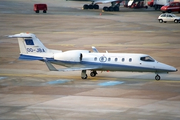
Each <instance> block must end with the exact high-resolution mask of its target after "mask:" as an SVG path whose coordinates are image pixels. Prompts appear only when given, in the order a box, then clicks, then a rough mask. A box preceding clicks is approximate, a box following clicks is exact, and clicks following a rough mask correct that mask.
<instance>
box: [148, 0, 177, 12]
mask: <svg viewBox="0 0 180 120" xmlns="http://www.w3.org/2000/svg"><path fill="white" fill-rule="evenodd" d="M173 1H174V0H151V1H149V2H148V6H150V7H154V9H155V10H160V8H161V7H162V6H164V5H166V4H167V3H169V2H173Z"/></svg>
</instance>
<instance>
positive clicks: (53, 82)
mask: <svg viewBox="0 0 180 120" xmlns="http://www.w3.org/2000/svg"><path fill="white" fill-rule="evenodd" d="M72 81H73V80H71V79H58V80H54V81H49V82H46V83H47V84H50V85H54V84H64V83H68V82H72Z"/></svg>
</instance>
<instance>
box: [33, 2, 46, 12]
mask: <svg viewBox="0 0 180 120" xmlns="http://www.w3.org/2000/svg"><path fill="white" fill-rule="evenodd" d="M40 10H43V13H46V12H47V5H46V4H34V11H35V12H36V13H39V11H40Z"/></svg>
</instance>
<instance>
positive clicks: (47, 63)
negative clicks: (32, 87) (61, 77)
mask: <svg viewBox="0 0 180 120" xmlns="http://www.w3.org/2000/svg"><path fill="white" fill-rule="evenodd" d="M44 62H45V63H46V65H47V67H48V68H49V70H50V71H58V70H57V69H56V68H55V67H54V66H53V65H52V64H51V63H50V62H48V61H44Z"/></svg>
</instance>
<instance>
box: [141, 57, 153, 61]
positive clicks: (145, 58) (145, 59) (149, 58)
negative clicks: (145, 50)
mask: <svg viewBox="0 0 180 120" xmlns="http://www.w3.org/2000/svg"><path fill="white" fill-rule="evenodd" d="M140 60H141V61H145V62H154V61H155V60H154V59H153V58H151V57H150V56H145V57H141V58H140Z"/></svg>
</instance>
